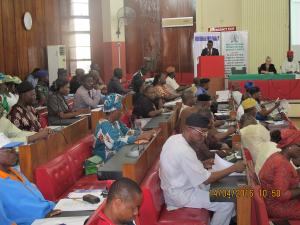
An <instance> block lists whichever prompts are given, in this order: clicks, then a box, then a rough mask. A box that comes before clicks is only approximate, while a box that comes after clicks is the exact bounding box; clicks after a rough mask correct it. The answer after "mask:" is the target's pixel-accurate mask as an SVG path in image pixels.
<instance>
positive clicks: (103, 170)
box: [98, 131, 161, 183]
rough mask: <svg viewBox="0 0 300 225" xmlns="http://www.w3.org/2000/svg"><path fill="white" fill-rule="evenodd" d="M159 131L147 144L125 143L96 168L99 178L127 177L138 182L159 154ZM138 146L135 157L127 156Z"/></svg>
mask: <svg viewBox="0 0 300 225" xmlns="http://www.w3.org/2000/svg"><path fill="white" fill-rule="evenodd" d="M160 136H161V131H159V132H158V134H157V135H156V137H154V138H152V140H151V141H150V143H148V144H147V145H139V146H138V145H136V144H132V145H125V146H123V147H122V148H121V149H120V150H119V151H118V152H117V153H116V154H115V155H114V156H113V157H112V158H110V159H109V160H108V161H107V162H106V163H105V164H104V165H103V166H102V167H100V168H99V170H98V178H99V179H100V180H115V179H119V178H121V177H128V178H131V179H133V180H134V181H136V182H138V183H140V182H141V181H142V179H143V178H144V176H145V175H146V173H147V171H148V169H149V168H150V167H151V166H152V165H153V163H154V161H155V160H156V159H157V157H158V155H159V154H160V151H161V147H160V145H159V142H160ZM137 148H139V151H140V155H139V156H138V157H136V158H133V157H130V156H128V153H129V152H130V151H131V150H132V149H137Z"/></svg>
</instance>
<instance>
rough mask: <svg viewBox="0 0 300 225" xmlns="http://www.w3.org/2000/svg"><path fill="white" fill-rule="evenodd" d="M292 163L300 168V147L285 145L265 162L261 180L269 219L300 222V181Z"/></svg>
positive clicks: (260, 176) (260, 174) (260, 175)
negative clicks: (265, 193)
mask: <svg viewBox="0 0 300 225" xmlns="http://www.w3.org/2000/svg"><path fill="white" fill-rule="evenodd" d="M291 161H292V162H293V164H294V165H295V166H296V167H299V166H300V147H299V146H297V145H293V144H292V145H283V146H282V150H281V151H280V152H276V153H273V154H272V155H271V156H269V158H268V159H267V160H266V161H265V163H264V164H263V166H262V168H261V170H260V172H259V179H260V182H261V187H262V190H267V196H266V197H265V199H264V200H265V203H266V207H267V212H268V215H269V217H272V218H278V219H284V220H292V219H293V220H297V222H300V201H299V196H300V188H299V181H300V179H299V173H298V171H296V169H295V168H294V166H293V165H292V164H291ZM274 192H275V195H274V194H273V193H274Z"/></svg>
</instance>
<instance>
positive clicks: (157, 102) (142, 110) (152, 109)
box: [132, 86, 164, 118]
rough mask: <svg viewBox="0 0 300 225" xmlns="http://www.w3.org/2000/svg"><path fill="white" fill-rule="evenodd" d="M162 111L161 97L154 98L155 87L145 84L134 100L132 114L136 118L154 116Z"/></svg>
mask: <svg viewBox="0 0 300 225" xmlns="http://www.w3.org/2000/svg"><path fill="white" fill-rule="evenodd" d="M163 112H164V109H163V108H162V102H161V99H157V98H156V94H155V88H154V87H153V86H147V87H146V88H145V90H144V93H142V94H141V95H140V97H139V98H138V99H137V100H136V102H135V104H134V107H133V111H132V114H133V115H134V116H135V117H137V118H150V117H155V116H158V115H160V114H162V113H163Z"/></svg>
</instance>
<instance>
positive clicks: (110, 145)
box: [94, 94, 153, 161]
mask: <svg viewBox="0 0 300 225" xmlns="http://www.w3.org/2000/svg"><path fill="white" fill-rule="evenodd" d="M103 111H104V112H105V119H101V120H100V121H99V122H98V124H97V127H96V130H95V137H94V138H95V142H94V154H95V155H98V156H100V157H101V158H102V159H103V161H106V160H108V159H109V158H110V157H111V156H112V155H113V154H114V152H115V151H118V150H120V149H121V147H123V146H124V145H126V144H133V143H134V142H135V141H136V140H142V139H143V140H145V139H146V140H149V139H150V138H151V137H152V135H153V132H152V131H149V132H144V133H141V132H140V131H139V130H131V129H129V128H128V127H126V125H125V124H123V123H122V122H120V117H121V116H122V96H121V95H119V94H110V95H108V96H106V97H105V101H104V109H103Z"/></svg>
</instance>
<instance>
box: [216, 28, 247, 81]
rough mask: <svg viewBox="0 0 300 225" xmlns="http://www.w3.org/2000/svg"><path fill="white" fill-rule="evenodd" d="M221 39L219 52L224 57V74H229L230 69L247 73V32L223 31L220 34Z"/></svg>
mask: <svg viewBox="0 0 300 225" xmlns="http://www.w3.org/2000/svg"><path fill="white" fill-rule="evenodd" d="M221 39H222V41H221V44H222V47H221V54H222V55H223V56H224V58H225V74H226V75H229V74H231V73H232V70H237V71H241V73H247V68H248V32H246V31H233V32H224V33H222V34H221Z"/></svg>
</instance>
